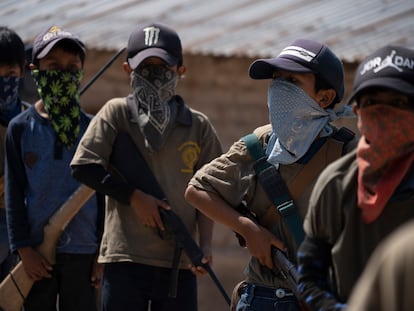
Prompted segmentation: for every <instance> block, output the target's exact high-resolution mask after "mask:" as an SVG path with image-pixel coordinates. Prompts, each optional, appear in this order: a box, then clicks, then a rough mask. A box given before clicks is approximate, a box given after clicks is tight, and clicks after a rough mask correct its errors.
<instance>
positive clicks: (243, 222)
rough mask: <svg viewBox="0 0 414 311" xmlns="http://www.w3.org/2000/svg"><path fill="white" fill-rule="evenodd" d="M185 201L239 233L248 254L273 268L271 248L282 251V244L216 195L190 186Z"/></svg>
mask: <svg viewBox="0 0 414 311" xmlns="http://www.w3.org/2000/svg"><path fill="white" fill-rule="evenodd" d="M185 198H186V200H187V201H188V202H189V203H190V204H191V205H192V206H194V207H195V208H197V209H198V210H200V212H202V213H204V214H205V215H206V216H208V217H209V218H211V219H213V220H214V221H217V222H219V223H221V224H223V225H225V226H226V227H228V228H230V229H231V230H233V231H235V232H237V233H239V234H240V235H241V236H243V238H244V239H245V240H246V244H247V248H248V250H249V252H250V254H251V255H252V256H254V257H256V258H257V259H258V260H259V262H260V263H261V264H262V265H266V266H267V267H269V268H270V269H271V268H272V267H273V263H272V256H271V246H275V247H277V248H280V249H284V246H283V243H282V242H281V241H279V240H278V239H276V237H275V236H274V235H273V234H271V233H270V232H269V231H267V230H266V229H265V228H263V227H261V226H260V225H258V224H256V223H255V222H253V221H252V220H250V219H249V218H247V217H243V216H241V215H240V214H239V213H238V212H237V211H236V210H234V209H233V208H232V207H231V206H230V205H228V204H227V203H226V202H225V201H224V200H223V199H221V198H220V197H219V196H218V195H217V194H213V193H211V192H207V191H204V190H200V189H197V188H196V187H194V186H192V185H190V186H188V188H187V189H186V192H185Z"/></svg>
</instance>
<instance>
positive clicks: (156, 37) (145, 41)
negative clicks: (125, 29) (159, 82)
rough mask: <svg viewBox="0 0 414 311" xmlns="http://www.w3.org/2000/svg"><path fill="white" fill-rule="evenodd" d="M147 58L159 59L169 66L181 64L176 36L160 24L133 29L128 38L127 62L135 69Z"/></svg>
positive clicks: (180, 52)
mask: <svg viewBox="0 0 414 311" xmlns="http://www.w3.org/2000/svg"><path fill="white" fill-rule="evenodd" d="M148 57H159V58H161V59H162V60H164V61H165V62H166V63H167V64H168V65H169V66H174V65H177V64H180V63H182V61H183V56H182V47H181V40H180V38H179V37H178V34H177V33H176V32H175V31H174V30H173V29H171V28H170V27H168V26H166V25H163V24H160V23H150V24H146V25H143V26H140V27H138V28H137V29H135V30H134V31H133V32H132V33H131V35H130V36H129V40H128V46H127V61H128V63H129V65H130V66H131V68H132V69H135V68H136V67H138V65H139V64H140V63H141V62H142V61H143V60H144V59H146V58H148Z"/></svg>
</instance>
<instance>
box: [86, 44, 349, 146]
mask: <svg viewBox="0 0 414 311" xmlns="http://www.w3.org/2000/svg"><path fill="white" fill-rule="evenodd" d="M114 54H115V53H113V52H101V51H94V50H91V51H88V53H87V59H86V63H85V78H84V80H83V81H84V83H86V82H87V81H89V79H90V78H91V77H92V76H93V75H94V74H95V73H96V72H98V70H99V69H100V68H101V67H102V66H103V65H104V64H105V63H106V62H107V61H108V60H109V59H110V58H111V57H112V56H113V55H114ZM124 58H125V56H124V55H121V56H120V57H119V58H118V59H117V60H116V61H115V62H114V63H113V64H112V65H111V67H109V68H108V69H107V70H106V71H105V72H104V73H103V74H102V76H101V77H100V78H99V79H98V80H97V81H96V82H95V83H94V84H93V85H92V86H91V87H90V88H89V89H88V90H87V91H86V92H85V93H84V95H83V96H82V105H83V107H84V108H85V110H87V111H88V112H91V113H94V112H95V111H97V109H99V107H101V106H102V105H103V104H104V103H105V102H106V101H107V100H108V99H110V98H112V97H117V96H125V95H126V94H128V93H129V92H130V86H129V80H128V76H127V75H126V73H125V72H124V71H123V69H122V62H123V61H124ZM253 60H254V59H251V58H242V57H233V58H228V57H212V56H203V55H185V56H184V63H185V66H186V67H187V72H186V75H185V77H184V79H182V80H180V82H179V85H178V93H179V94H180V95H182V96H183V97H184V99H185V100H186V102H187V104H188V105H189V106H190V107H192V108H194V109H197V110H199V111H201V112H203V113H205V114H206V115H207V116H208V117H209V119H210V120H211V122H212V123H213V125H214V127H215V128H216V130H217V132H218V135H219V137H220V139H221V141H222V144H223V148H224V150H227V149H228V147H229V146H230V145H231V143H232V142H233V141H235V140H236V139H238V138H240V137H241V136H243V135H245V134H247V133H249V132H251V131H252V130H253V129H254V128H256V127H257V126H259V125H262V124H265V123H267V122H268V111H267V104H266V96H267V86H268V83H269V81H268V80H252V79H250V78H249V77H248V74H247V70H248V68H249V65H250V64H251V62H252V61H253ZM355 66H356V65H355V64H345V68H346V78H347V88H346V89H347V90H350V89H351V85H352V84H351V83H352V78H353V72H354V70H355ZM347 94H348V92H347Z"/></svg>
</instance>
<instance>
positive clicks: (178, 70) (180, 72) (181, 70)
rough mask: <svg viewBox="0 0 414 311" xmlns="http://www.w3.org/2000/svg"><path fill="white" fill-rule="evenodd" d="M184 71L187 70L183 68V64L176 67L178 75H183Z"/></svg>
mask: <svg viewBox="0 0 414 311" xmlns="http://www.w3.org/2000/svg"><path fill="white" fill-rule="evenodd" d="M186 71H187V68H185V66H180V67H178V69H177V73H178V76H180V77H181V76H183V75H184V74H185V72H186Z"/></svg>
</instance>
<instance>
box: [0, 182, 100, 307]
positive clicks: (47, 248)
mask: <svg viewBox="0 0 414 311" xmlns="http://www.w3.org/2000/svg"><path fill="white" fill-rule="evenodd" d="M94 192H95V191H94V190H92V189H91V188H89V187H87V186H84V185H81V186H79V188H78V189H77V190H76V191H75V192H74V193H73V194H72V195H71V196H70V197H69V198H68V199H67V200H66V202H65V203H64V204H63V205H62V206H61V207H60V208H59V209H58V210H57V211H56V212H55V213H54V214H53V215H52V217H51V218H50V219H49V222H48V223H47V225H46V226H45V228H44V239H43V242H42V244H41V245H40V246H39V247H38V251H39V253H40V254H41V255H42V256H43V257H44V258H46V259H47V260H48V261H49V262H50V263H51V264H53V263H54V262H55V249H56V245H57V242H58V240H59V237H60V236H61V234H62V232H63V231H64V230H65V228H66V226H67V225H68V224H69V222H70V221H71V220H72V218H73V217H74V216H75V215H76V213H77V212H78V211H79V210H80V209H81V208H82V206H83V205H84V204H85V203H86V201H88V200H89V198H90V197H91V196H92V195H93V194H94ZM33 283H34V280H33V279H32V278H30V277H29V276H28V275H27V273H26V271H25V270H24V268H23V264H22V262H21V261H20V262H19V263H18V264H17V265H16V266H15V267H14V268H13V269H12V271H11V272H10V273H9V274H8V275H7V277H6V278H5V279H4V280H3V282H1V284H0V310H4V311H20V310H21V308H22V306H23V303H24V300H25V299H26V297H27V295H28V294H29V292H30V289H31V288H32V286H33Z"/></svg>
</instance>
